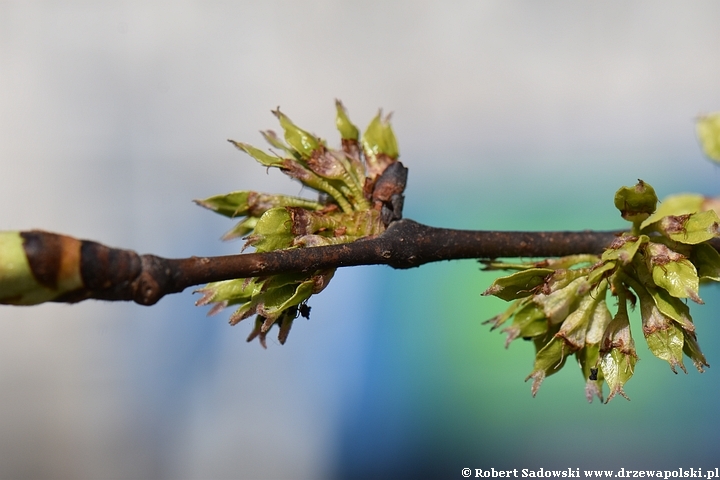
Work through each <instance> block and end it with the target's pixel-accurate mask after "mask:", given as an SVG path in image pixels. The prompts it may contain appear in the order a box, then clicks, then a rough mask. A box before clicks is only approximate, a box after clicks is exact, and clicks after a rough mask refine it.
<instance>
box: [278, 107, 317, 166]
mask: <svg viewBox="0 0 720 480" xmlns="http://www.w3.org/2000/svg"><path fill="white" fill-rule="evenodd" d="M272 113H273V115H275V116H276V117H277V118H278V120H280V126H281V127H282V128H283V130H284V131H285V141H286V142H287V143H288V145H290V146H291V147H292V148H294V149H295V150H296V151H297V152H298V153H299V154H300V155H301V156H302V157H303V158H308V157H310V156H311V155H312V153H313V152H314V151H315V150H316V149H318V148H320V147H322V144H321V143H320V140H319V139H318V138H317V137H315V136H314V135H312V134H311V133H309V132H306V131H305V130H303V129H302V128H300V127H298V126H297V125H295V124H294V123H293V122H292V121H291V120H290V119H289V118H288V117H287V115H285V114H284V113H282V112H281V111H280V108H279V107H278V109H277V110H273V111H272Z"/></svg>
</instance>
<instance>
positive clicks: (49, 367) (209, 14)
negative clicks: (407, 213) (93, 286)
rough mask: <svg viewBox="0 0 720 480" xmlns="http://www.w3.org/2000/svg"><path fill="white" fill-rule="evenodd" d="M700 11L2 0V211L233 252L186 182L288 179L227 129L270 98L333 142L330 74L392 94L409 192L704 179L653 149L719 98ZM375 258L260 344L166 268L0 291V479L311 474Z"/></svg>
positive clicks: (358, 105)
mask: <svg viewBox="0 0 720 480" xmlns="http://www.w3.org/2000/svg"><path fill="white" fill-rule="evenodd" d="M719 20H720V4H718V3H716V2H710V1H708V2H693V3H692V4H681V3H677V2H664V1H652V2H651V1H647V2H619V1H618V2H603V3H576V2H570V1H567V2H544V3H542V4H539V3H535V2H500V1H497V2H475V1H466V2H453V3H448V2H429V1H414V2H410V1H407V2H381V1H377V2H368V1H363V2H346V1H313V2H290V1H265V2H120V1H103V2H80V1H78V2H23V1H7V0H1V1H0V205H1V207H0V228H2V229H12V230H16V229H30V228H42V229H46V230H51V231H57V232H62V233H67V234H72V235H75V236H78V237H81V238H89V239H93V240H97V241H101V242H103V243H106V244H108V245H112V246H120V247H125V248H132V249H136V250H138V251H140V252H141V253H148V252H151V253H155V254H157V255H162V256H169V257H179V256H189V255H193V254H195V255H211V254H214V255H217V254H223V253H231V252H235V251H237V250H238V249H239V247H240V244H239V243H231V244H221V243H220V242H219V241H218V238H219V237H220V236H221V235H222V233H223V232H224V231H225V230H227V229H229V228H230V226H231V223H229V222H228V221H226V220H225V219H223V218H221V217H217V218H216V216H215V215H213V214H212V213H210V212H207V211H203V210H202V209H200V208H199V207H196V206H194V205H193V204H192V203H191V200H192V199H193V198H203V197H207V196H210V195H213V194H217V193H224V192H228V191H232V190H238V189H258V190H261V191H268V192H285V193H291V194H298V193H300V192H299V187H298V186H297V184H294V183H292V182H290V181H288V180H286V179H285V178H284V177H283V176H282V175H280V174H278V172H274V171H273V172H269V173H268V172H266V171H265V170H264V169H263V168H262V167H260V166H258V165H256V164H255V163H254V162H252V161H251V160H250V159H249V158H248V157H246V156H244V155H243V154H241V153H240V152H237V151H236V150H235V149H234V148H233V147H232V146H231V145H229V144H228V143H227V142H226V141H225V140H226V139H227V138H233V139H236V140H242V141H247V142H252V143H255V144H258V145H259V144H261V140H262V139H261V137H260V135H259V134H258V130H260V129H265V128H276V123H275V119H274V117H272V115H271V114H270V109H272V108H275V107H276V106H278V105H279V106H281V108H282V110H283V111H284V112H285V113H287V114H288V115H289V116H290V117H291V118H292V119H293V120H294V121H295V122H296V123H298V124H299V125H300V126H302V127H304V128H307V129H309V130H312V131H314V132H316V133H318V134H320V135H322V136H324V137H325V138H327V139H328V140H329V143H331V144H334V143H336V142H337V135H336V134H335V132H334V128H333V121H334V117H333V115H334V106H333V100H334V99H335V98H340V99H342V100H343V102H344V103H345V105H346V106H347V107H348V109H349V112H350V116H351V118H352V119H354V121H355V122H356V123H358V124H360V125H361V126H365V125H366V124H367V122H369V120H370V118H371V117H372V116H373V115H374V114H375V112H376V110H377V108H378V107H384V108H385V109H386V110H392V111H394V112H395V116H394V125H395V128H396V133H397V135H398V138H399V142H400V151H401V159H402V160H403V161H404V162H405V164H406V165H407V166H408V167H409V168H410V184H411V187H410V190H409V197H408V202H412V198H411V197H410V195H411V194H412V193H411V192H415V194H421V186H425V187H428V188H430V187H431V186H432V182H434V181H436V180H437V179H438V178H443V179H446V180H447V179H452V178H453V177H455V178H458V179H462V180H464V181H467V182H472V181H473V179H476V182H477V188H478V189H489V190H490V191H494V190H492V189H493V188H497V187H496V186H494V180H493V175H499V176H503V175H504V176H508V175H512V176H513V177H514V178H516V179H517V182H519V183H518V184H519V185H528V186H530V185H535V184H536V183H537V182H539V181H542V179H543V178H545V177H547V176H549V175H551V174H555V175H557V174H558V172H562V175H563V178H564V179H565V180H567V179H580V178H590V179H592V178H594V177H603V178H604V180H603V181H607V182H609V184H611V185H616V186H619V185H620V184H623V183H627V182H633V181H634V180H635V178H637V174H636V173H635V171H636V170H637V171H638V172H644V171H648V170H651V171H652V172H653V175H655V176H656V177H657V178H659V179H661V181H662V179H666V178H680V180H679V181H680V183H682V178H683V177H682V175H684V174H685V172H687V171H688V170H693V169H694V170H695V172H696V173H695V175H705V176H708V177H710V178H711V179H712V178H713V177H714V183H715V184H717V180H718V176H717V173H716V172H715V170H713V168H714V167H712V166H711V165H710V164H709V163H707V164H702V163H699V162H698V158H699V157H700V156H701V153H700V151H699V149H697V152H698V153H697V157H695V158H677V157H676V156H674V155H673V152H675V151H679V150H683V149H684V150H690V151H692V148H691V147H687V146H688V145H692V144H693V143H694V142H695V141H696V140H695V138H694V131H693V126H692V125H693V119H694V117H695V116H696V115H697V114H699V113H703V112H705V111H708V110H712V109H720V88H719V87H718V85H719V84H718V79H720V50H718V45H720V29H719V28H718V24H720V22H719ZM501 154H502V157H503V158H505V159H507V158H510V159H511V160H509V161H504V162H503V163H502V164H500V163H497V162H496V161H494V160H493V159H494V158H498V157H499V156H500V155H501ZM651 159H653V160H651ZM651 161H652V162H653V163H650V162H651ZM630 164H631V166H629V165H630ZM697 172H699V173H697ZM638 174H639V173H638ZM458 181H459V180H458ZM559 186H560V185H559V184H558V185H551V186H550V188H555V187H558V188H559ZM573 188H576V189H580V190H583V189H589V187H588V186H587V184H585V185H575V186H574V187H573ZM590 189H591V188H590ZM592 194H595V195H597V198H598V199H601V198H602V199H605V198H606V197H607V195H608V192H607V191H601V192H592ZM480 198H482V197H480ZM491 199H492V197H491V196H490V195H488V197H487V201H491ZM474 226H475V227H479V228H481V227H482V224H481V223H480V224H478V225H474ZM381 274H382V269H380V268H375V269H373V268H358V269H353V270H352V271H349V270H347V271H341V272H339V273H338V274H337V275H336V278H335V279H334V280H333V282H332V284H331V286H330V287H329V288H328V290H327V291H325V292H324V293H323V294H321V295H320V296H319V297H318V298H315V299H314V301H313V302H312V305H313V312H312V320H310V321H308V322H306V321H304V320H298V321H297V322H296V325H295V326H294V328H293V332H292V334H291V335H290V338H289V340H288V344H287V345H285V346H283V347H282V348H281V347H280V346H279V345H278V344H277V342H270V345H269V348H268V350H267V351H263V350H262V349H261V348H260V347H259V346H258V345H257V344H254V343H253V344H246V343H245V337H246V336H247V334H248V333H249V325H247V324H241V325H240V326H238V327H234V328H230V327H229V326H227V325H226V322H225V321H226V318H227V314H224V315H223V314H221V315H219V316H217V317H212V318H210V319H206V318H204V314H205V311H204V310H203V309H198V308H195V307H194V306H193V305H192V304H193V302H194V301H195V298H193V297H192V296H191V295H190V293H189V291H188V292H185V293H183V294H180V295H175V296H173V297H172V298H166V299H164V300H162V301H161V302H160V303H159V304H158V305H157V306H154V307H150V308H145V307H140V306H136V305H132V304H111V303H101V302H84V303H82V304H79V305H75V306H67V305H43V306H38V307H28V308H17V307H2V308H0V478H323V477H327V476H330V475H332V474H333V469H334V468H336V465H334V463H333V462H334V458H333V455H334V441H335V437H334V436H335V435H337V428H338V427H337V422H338V417H339V415H340V414H341V413H340V412H341V410H342V405H343V403H344V402H352V400H353V392H354V391H355V389H357V388H359V387H358V382H359V381H360V380H359V379H358V378H357V377H358V376H357V375H356V373H357V371H358V369H359V368H360V365H361V364H362V362H363V358H364V355H368V354H369V353H368V351H367V350H365V349H364V346H365V344H364V338H365V337H364V332H365V330H364V328H363V318H364V315H367V314H368V312H369V311H370V310H369V308H368V303H369V302H371V301H372V299H371V298H368V297H369V296H370V292H371V289H370V283H371V282H372V279H373V276H375V275H381Z"/></svg>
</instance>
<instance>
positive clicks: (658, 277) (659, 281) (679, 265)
mask: <svg viewBox="0 0 720 480" xmlns="http://www.w3.org/2000/svg"><path fill="white" fill-rule="evenodd" d="M646 254H647V257H646V258H647V262H648V267H649V269H650V271H651V273H652V278H653V282H654V283H655V285H657V286H658V287H660V288H662V289H665V290H667V292H668V293H669V294H670V295H672V296H673V297H677V298H690V299H691V300H693V301H694V302H696V303H703V301H702V300H701V299H700V297H699V296H698V289H699V288H700V279H699V278H698V275H697V271H696V270H695V266H694V265H693V264H692V263H691V262H690V260H688V259H687V258H686V257H684V256H683V255H681V254H679V253H677V252H674V251H673V250H671V249H670V248H668V247H667V246H665V245H662V244H659V243H653V242H650V243H648V245H647V248H646Z"/></svg>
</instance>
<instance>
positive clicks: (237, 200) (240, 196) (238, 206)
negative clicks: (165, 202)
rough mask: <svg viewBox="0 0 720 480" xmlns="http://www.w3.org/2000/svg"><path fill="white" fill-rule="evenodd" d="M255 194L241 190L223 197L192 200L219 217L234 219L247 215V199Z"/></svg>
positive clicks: (216, 196)
mask: <svg viewBox="0 0 720 480" xmlns="http://www.w3.org/2000/svg"><path fill="white" fill-rule="evenodd" d="M253 193H256V192H250V191H247V190H242V191H238V192H231V193H226V194H224V195H214V196H212V197H208V198H206V199H204V200H194V202H195V203H196V204H198V205H200V206H201V207H205V208H207V209H209V210H212V211H214V212H216V213H219V214H220V215H224V216H226V217H230V218H235V217H237V216H242V215H247V214H248V212H249V210H250V205H249V202H248V198H249V197H250V196H251V195H252V194H253Z"/></svg>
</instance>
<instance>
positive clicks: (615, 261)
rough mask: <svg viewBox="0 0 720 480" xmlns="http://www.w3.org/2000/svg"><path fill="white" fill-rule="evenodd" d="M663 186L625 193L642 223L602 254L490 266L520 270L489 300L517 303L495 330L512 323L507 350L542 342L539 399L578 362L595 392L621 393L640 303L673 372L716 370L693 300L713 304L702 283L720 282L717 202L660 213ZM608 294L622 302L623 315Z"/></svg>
mask: <svg viewBox="0 0 720 480" xmlns="http://www.w3.org/2000/svg"><path fill="white" fill-rule="evenodd" d="M657 203H658V201H657V196H656V195H655V191H654V190H653V188H652V187H651V186H650V185H648V184H647V183H645V182H643V181H642V180H639V181H638V184H637V185H635V186H634V187H623V188H621V189H620V190H618V191H617V193H616V194H615V206H616V207H617V208H618V209H619V210H620V213H621V215H622V217H623V218H624V219H626V220H628V221H630V222H632V224H633V227H632V230H631V231H630V232H628V233H624V234H622V235H620V236H618V237H617V238H616V239H615V241H613V243H612V244H611V245H610V246H609V247H608V248H607V249H606V250H605V252H604V253H603V254H602V255H601V256H596V255H574V256H568V257H563V258H557V259H550V260H544V261H541V262H535V263H521V264H507V263H502V262H486V268H487V269H514V270H517V272H516V273H514V274H512V275H509V276H506V277H502V278H498V279H497V280H495V282H494V283H493V284H492V285H491V286H490V288H488V289H487V290H486V291H485V292H484V295H495V296H497V297H499V298H501V299H503V300H506V301H512V303H511V305H510V307H509V308H508V309H507V310H506V311H505V312H503V313H501V314H499V315H497V316H495V317H493V318H491V319H490V320H488V321H487V322H486V323H490V324H491V325H492V329H495V328H498V327H500V326H502V325H505V324H506V323H507V322H508V321H509V320H511V319H512V321H511V322H510V324H509V326H505V327H504V328H503V329H502V331H503V332H505V333H507V342H506V346H507V345H509V344H510V342H512V341H513V340H515V339H516V338H524V339H526V340H532V341H533V342H534V344H535V350H536V355H535V365H534V368H533V371H532V372H531V373H530V375H529V376H528V377H527V379H526V380H529V379H532V380H533V385H532V394H533V396H534V395H535V394H536V393H537V391H538V388H539V387H540V384H541V383H542V381H543V380H544V379H545V377H547V376H548V375H552V374H553V373H555V372H557V371H559V370H560V369H561V368H562V367H563V366H564V365H565V362H566V360H567V358H568V357H569V356H570V355H573V354H574V355H575V358H576V359H577V361H578V363H579V364H580V369H581V371H582V374H583V376H584V378H585V382H586V383H585V395H586V397H587V399H588V401H590V402H592V399H593V397H594V396H597V397H598V398H600V399H601V400H602V398H603V393H602V385H603V382H605V383H607V385H608V387H609V389H610V394H609V395H608V397H607V400H606V403H607V401H610V400H611V399H612V398H613V397H614V396H615V395H617V394H620V395H622V396H623V397H625V398H627V395H626V394H625V392H624V390H623V387H624V385H625V383H626V382H627V381H628V380H629V379H630V378H631V377H632V375H633V373H634V371H635V364H636V362H637V360H638V356H637V353H636V351H635V341H634V339H633V336H632V332H631V328H630V321H629V316H628V307H630V309H633V308H635V307H636V306H637V304H638V302H639V304H640V305H639V310H640V316H641V318H642V332H643V335H644V336H645V340H646V341H647V344H648V347H649V349H650V351H651V352H652V353H653V354H654V355H655V356H657V357H658V358H661V359H662V360H665V361H667V362H668V363H669V364H670V368H671V369H672V371H673V372H675V373H677V370H676V369H677V367H679V368H681V369H682V370H683V371H685V366H684V365H683V354H685V355H686V356H687V357H689V358H690V360H691V361H692V362H693V364H694V365H695V367H696V368H697V369H698V370H699V371H700V372H702V371H703V369H704V367H707V366H709V365H708V363H707V361H706V360H705V357H704V355H703V354H702V352H701V351H700V347H699V346H698V342H697V336H696V332H695V326H694V324H693V322H692V318H691V316H690V310H689V308H688V305H687V304H686V299H690V300H692V301H693V302H695V303H703V301H702V300H701V298H700V296H699V293H698V288H699V284H700V282H701V281H706V280H707V281H710V280H712V281H720V253H718V251H717V250H716V249H715V248H714V247H713V246H711V245H710V244H709V243H708V242H709V241H710V240H711V239H713V238H715V237H717V236H720V233H719V228H720V227H719V224H720V219H718V215H717V213H716V211H715V209H714V208H715V207H716V205H714V202H713V201H712V200H710V199H706V198H704V197H702V196H700V195H678V196H674V197H670V198H668V199H666V200H665V201H664V202H663V203H662V204H661V205H660V207H659V208H658V207H657ZM608 296H610V297H615V299H616V302H617V309H616V312H615V314H614V315H613V314H612V313H611V312H610V309H609V308H608V306H607V299H608Z"/></svg>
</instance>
